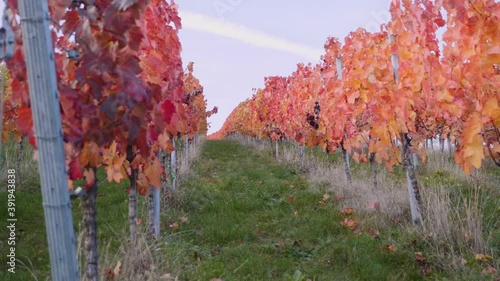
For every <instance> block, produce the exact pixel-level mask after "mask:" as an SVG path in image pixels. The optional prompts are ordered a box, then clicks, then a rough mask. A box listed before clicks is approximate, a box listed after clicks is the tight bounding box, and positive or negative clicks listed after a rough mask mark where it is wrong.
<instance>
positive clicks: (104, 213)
mask: <svg viewBox="0 0 500 281" xmlns="http://www.w3.org/2000/svg"><path fill="white" fill-rule="evenodd" d="M16 145H17V144H12V143H8V145H7V147H6V148H5V147H4V148H5V149H6V150H5V151H6V152H7V155H8V157H10V159H15V158H14V157H13V155H15V154H16V153H18V151H16V150H15V148H16ZM25 145H26V147H25V150H23V152H22V154H23V160H22V163H23V165H21V168H20V171H17V176H18V177H19V175H20V178H19V180H20V181H19V184H18V185H17V188H16V193H15V195H16V202H15V204H16V218H17V222H16V231H17V235H16V238H17V241H16V258H17V259H18V261H17V265H16V273H15V274H10V273H7V268H8V267H7V264H6V262H7V257H6V255H7V251H8V247H10V246H9V245H7V243H6V241H7V238H8V236H7V235H8V233H7V231H4V230H5V229H6V225H7V221H6V217H7V209H6V206H7V193H6V192H4V191H5V189H4V186H3V182H2V185H1V186H2V190H1V191H2V192H1V193H0V206H2V207H1V208H0V229H1V230H2V231H0V253H1V256H0V280H2V281H10V280H12V281H17V280H23V281H24V280H50V279H51V277H50V260H49V253H48V247H47V240H46V232H45V223H44V215H43V207H42V195H41V193H40V182H39V178H38V177H37V176H36V174H35V176H34V175H33V169H35V172H36V165H37V163H36V162H34V161H32V160H31V153H32V152H33V150H32V148H31V147H29V146H28V144H27V143H26V144H25ZM4 160H5V159H4ZM4 163H6V167H4V168H8V169H12V168H15V167H16V166H17V165H15V164H14V163H15V161H5V162H4ZM26 163H29V164H31V166H30V165H29V164H26ZM16 170H17V168H16ZM4 179H6V177H2V181H3V180H4ZM103 179H105V173H104V171H103V170H102V169H101V170H99V171H98V181H99V182H100V183H101V184H100V189H99V195H98V199H97V202H98V203H97V204H98V213H97V216H98V218H97V219H98V224H99V229H98V239H99V243H100V244H99V250H100V252H101V253H103V252H104V251H106V250H108V249H109V250H111V251H116V250H117V249H118V248H119V246H120V245H121V244H122V243H123V241H124V239H125V238H126V237H123V233H124V232H126V230H127V229H128V224H127V222H128V196H127V193H126V192H125V187H126V186H128V181H127V180H125V181H123V182H122V183H121V184H110V183H108V182H107V180H103ZM79 184H81V183H80V182H75V186H78V185H79ZM82 203H83V202H82V201H81V200H73V201H72V204H73V224H74V229H75V235H76V236H78V234H79V233H80V230H81V229H83V225H80V224H81V221H82ZM77 238H78V237H77ZM33 275H34V276H35V277H33ZM35 278H36V279H35Z"/></svg>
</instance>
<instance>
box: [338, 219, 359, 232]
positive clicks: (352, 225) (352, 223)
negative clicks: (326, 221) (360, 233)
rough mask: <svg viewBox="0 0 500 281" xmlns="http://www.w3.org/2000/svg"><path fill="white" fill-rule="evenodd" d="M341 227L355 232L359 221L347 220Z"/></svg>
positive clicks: (342, 222) (341, 223)
mask: <svg viewBox="0 0 500 281" xmlns="http://www.w3.org/2000/svg"><path fill="white" fill-rule="evenodd" d="M340 225H342V226H345V227H347V228H349V229H350V230H353V231H354V230H355V229H356V227H357V226H358V221H357V220H352V219H349V218H345V219H344V220H343V221H341V222H340Z"/></svg>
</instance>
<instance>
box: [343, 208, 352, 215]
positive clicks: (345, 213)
mask: <svg viewBox="0 0 500 281" xmlns="http://www.w3.org/2000/svg"><path fill="white" fill-rule="evenodd" d="M353 212H354V209H353V208H345V209H344V210H342V212H340V213H341V214H342V215H351V214H352V213H353Z"/></svg>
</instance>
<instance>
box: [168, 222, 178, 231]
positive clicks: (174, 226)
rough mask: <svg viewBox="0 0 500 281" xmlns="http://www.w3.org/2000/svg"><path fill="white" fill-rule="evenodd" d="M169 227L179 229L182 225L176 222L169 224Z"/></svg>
mask: <svg viewBox="0 0 500 281" xmlns="http://www.w3.org/2000/svg"><path fill="white" fill-rule="evenodd" d="M168 227H170V228H172V229H176V230H177V229H179V227H180V225H179V223H177V222H174V223H173V224H171V225H169V226H168Z"/></svg>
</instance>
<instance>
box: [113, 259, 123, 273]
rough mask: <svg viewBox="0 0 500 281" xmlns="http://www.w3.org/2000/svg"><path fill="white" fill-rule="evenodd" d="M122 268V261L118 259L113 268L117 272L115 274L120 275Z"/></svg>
mask: <svg viewBox="0 0 500 281" xmlns="http://www.w3.org/2000/svg"><path fill="white" fill-rule="evenodd" d="M121 268H122V262H121V261H118V262H117V263H116V265H115V268H114V269H113V273H114V274H115V276H118V275H120V269H121Z"/></svg>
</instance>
